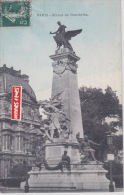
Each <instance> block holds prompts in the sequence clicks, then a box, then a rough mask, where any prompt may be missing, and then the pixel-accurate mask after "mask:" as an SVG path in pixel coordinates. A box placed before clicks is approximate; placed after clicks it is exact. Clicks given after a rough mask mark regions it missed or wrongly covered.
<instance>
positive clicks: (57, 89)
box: [50, 48, 83, 142]
mask: <svg viewBox="0 0 124 195" xmlns="http://www.w3.org/2000/svg"><path fill="white" fill-rule="evenodd" d="M50 58H51V59H52V60H53V61H54V62H53V64H52V65H53V83H52V98H53V97H54V96H55V95H57V94H58V93H61V95H60V96H61V98H62V102H63V104H64V111H65V113H66V115H67V117H68V118H69V119H70V127H69V131H70V132H71V139H70V140H71V141H73V142H77V141H76V134H77V133H78V132H79V133H80V136H81V137H83V126H82V117H81V107H80V99H79V89H78V81H77V68H78V65H77V64H76V62H77V61H78V60H79V59H80V58H79V57H78V56H76V54H75V53H74V52H73V51H70V50H69V49H68V48H62V49H59V50H57V51H56V54H55V55H52V56H50Z"/></svg>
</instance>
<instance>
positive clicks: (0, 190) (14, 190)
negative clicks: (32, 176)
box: [0, 187, 124, 193]
mask: <svg viewBox="0 0 124 195" xmlns="http://www.w3.org/2000/svg"><path fill="white" fill-rule="evenodd" d="M24 192H25V191H24V190H22V189H20V188H4V187H0V193H24ZM34 192H35V191H34ZM42 192H45V191H42ZM65 192H66V191H65ZM68 192H70V191H68ZM71 192H108V190H104V191H93V190H90V191H71ZM115 192H124V188H115Z"/></svg>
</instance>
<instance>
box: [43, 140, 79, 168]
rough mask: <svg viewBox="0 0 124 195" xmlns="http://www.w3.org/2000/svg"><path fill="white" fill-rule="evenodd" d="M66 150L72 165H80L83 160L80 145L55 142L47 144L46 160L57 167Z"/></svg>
mask: <svg viewBox="0 0 124 195" xmlns="http://www.w3.org/2000/svg"><path fill="white" fill-rule="evenodd" d="M65 150H66V151H67V152H68V155H69V157H70V159H71V163H72V164H75V163H80V161H81V159H80V153H79V144H78V143H72V142H61V143H59V142H55V143H46V144H45V158H46V160H47V162H48V164H50V165H57V164H58V163H59V162H60V160H61V158H62V155H63V154H64V151H65Z"/></svg>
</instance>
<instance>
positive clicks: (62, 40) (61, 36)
mask: <svg viewBox="0 0 124 195" xmlns="http://www.w3.org/2000/svg"><path fill="white" fill-rule="evenodd" d="M57 24H58V25H59V28H58V30H57V31H55V32H53V33H52V32H50V34H55V36H54V37H53V38H54V39H55V41H56V43H57V48H58V49H59V48H60V47H61V46H62V45H63V46H64V47H66V48H69V49H70V50H72V51H73V48H72V46H71V44H70V43H69V40H71V38H72V37H74V36H76V35H77V34H79V33H81V31H82V29H79V30H73V31H67V32H65V28H66V26H65V25H62V24H61V22H57Z"/></svg>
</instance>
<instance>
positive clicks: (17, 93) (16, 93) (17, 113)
mask: <svg viewBox="0 0 124 195" xmlns="http://www.w3.org/2000/svg"><path fill="white" fill-rule="evenodd" d="M21 101H22V87H21V86H13V87H12V113H11V119H12V120H21V104H22V102H21Z"/></svg>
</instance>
